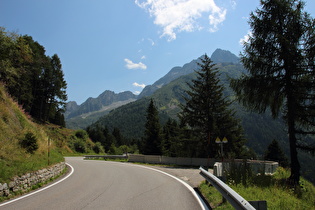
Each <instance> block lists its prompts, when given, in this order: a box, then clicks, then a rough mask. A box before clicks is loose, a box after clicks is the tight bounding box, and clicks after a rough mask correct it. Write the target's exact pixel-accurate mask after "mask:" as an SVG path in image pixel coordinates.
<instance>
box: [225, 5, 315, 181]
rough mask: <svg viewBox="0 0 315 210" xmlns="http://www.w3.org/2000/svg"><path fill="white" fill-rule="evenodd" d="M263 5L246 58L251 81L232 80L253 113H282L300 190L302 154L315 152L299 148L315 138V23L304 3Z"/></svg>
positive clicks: (255, 15) (246, 47)
mask: <svg viewBox="0 0 315 210" xmlns="http://www.w3.org/2000/svg"><path fill="white" fill-rule="evenodd" d="M261 4H262V8H261V9H257V10H256V11H255V13H251V15H250V20H249V24H250V26H251V29H252V35H251V36H250V38H249V41H248V42H245V43H244V52H243V54H242V55H241V61H242V63H243V64H244V67H245V68H246V69H247V70H248V71H249V75H244V76H243V77H242V78H240V79H237V80H232V82H231V87H232V88H233V89H234V91H235V92H236V94H237V96H238V98H239V100H240V101H241V102H243V104H244V105H245V106H247V107H249V108H250V109H252V110H255V111H258V112H264V111H265V110H266V109H267V108H269V109H270V110H271V111H272V114H273V116H274V117H277V116H278V115H279V114H280V113H281V112H282V114H283V116H284V120H285V121H286V124H287V128H288V137H289V144H290V156H291V176H290V180H291V183H292V184H293V185H298V183H299V179H300V164H299V161H298V156H297V149H298V148H299V147H300V148H304V149H305V150H309V151H310V150H311V151H312V150H313V151H314V150H315V148H314V147H313V148H312V147H310V146H307V145H304V144H303V145H301V143H298V142H299V140H298V139H300V137H298V135H299V134H314V133H315V132H314V129H315V123H314V117H315V95H314V94H315V84H314V72H315V71H314V66H315V65H314V54H315V53H314V52H315V42H314V38H315V33H314V31H315V30H314V24H315V21H314V19H313V18H311V17H310V16H309V15H308V14H306V13H304V12H303V6H304V3H303V2H301V1H297V0H264V1H263V0H262V1H261ZM305 128H306V130H304V129H305ZM301 139H302V138H301ZM300 142H301V141H300Z"/></svg>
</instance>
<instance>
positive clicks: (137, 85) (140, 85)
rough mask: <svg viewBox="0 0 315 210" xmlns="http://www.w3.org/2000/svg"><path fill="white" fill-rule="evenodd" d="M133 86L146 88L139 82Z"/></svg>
mask: <svg viewBox="0 0 315 210" xmlns="http://www.w3.org/2000/svg"><path fill="white" fill-rule="evenodd" d="M132 85H133V86H135V87H141V88H144V87H145V86H146V85H145V84H139V83H137V82H134V83H133V84H132Z"/></svg>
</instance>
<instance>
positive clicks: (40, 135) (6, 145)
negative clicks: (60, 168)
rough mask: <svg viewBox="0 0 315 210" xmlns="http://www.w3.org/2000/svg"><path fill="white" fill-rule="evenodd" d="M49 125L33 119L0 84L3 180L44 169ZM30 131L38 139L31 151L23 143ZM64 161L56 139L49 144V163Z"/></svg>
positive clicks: (0, 180)
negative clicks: (40, 123)
mask: <svg viewBox="0 0 315 210" xmlns="http://www.w3.org/2000/svg"><path fill="white" fill-rule="evenodd" d="M47 129H48V128H47V127H46V126H45V125H39V124H36V123H34V122H33V121H32V119H31V118H30V116H28V115H27V114H26V113H24V111H23V110H22V109H21V107H20V106H19V105H18V104H17V103H16V102H14V101H13V100H12V98H10V97H9V96H8V94H7V93H6V92H5V89H4V87H3V86H2V85H1V84H0V183H5V182H6V183H7V182H9V181H10V180H11V179H12V178H13V177H14V176H19V175H23V174H25V173H27V172H32V171H36V170H39V169H41V168H45V167H47V165H48V139H49V138H51V136H50V135H48V134H47V132H46V130H47ZM27 133H31V134H32V135H33V136H34V138H35V139H36V145H37V147H36V149H35V150H34V151H32V152H30V151H27V149H26V148H25V147H24V148H23V146H22V145H21V144H20V142H21V140H23V139H25V135H26V134H27ZM61 161H64V158H63V156H62V155H61V153H60V149H59V148H58V147H56V145H55V141H52V144H51V145H50V161H49V162H50V165H52V164H55V163H58V162H61Z"/></svg>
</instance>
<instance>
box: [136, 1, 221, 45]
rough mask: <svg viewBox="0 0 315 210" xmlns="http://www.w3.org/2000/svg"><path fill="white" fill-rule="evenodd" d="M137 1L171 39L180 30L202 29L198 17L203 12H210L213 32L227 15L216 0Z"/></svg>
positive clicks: (163, 33)
mask: <svg viewBox="0 0 315 210" xmlns="http://www.w3.org/2000/svg"><path fill="white" fill-rule="evenodd" d="M135 3H136V4H137V5H138V6H139V7H140V8H142V9H145V10H146V11H148V12H149V14H150V16H152V17H154V24H156V25H159V26H161V27H162V28H163V32H162V35H161V37H163V36H166V37H167V38H168V40H169V41H172V40H175V39H176V33H178V32H181V31H186V32H192V31H195V30H200V29H201V28H202V27H201V26H199V24H198V23H197V19H199V18H201V17H202V15H203V13H207V14H209V13H210V14H209V24H210V31H211V32H214V31H217V30H218V25H219V24H220V23H222V22H223V21H224V20H225V16H226V9H222V8H220V7H218V6H217V5H216V4H215V2H214V0H135Z"/></svg>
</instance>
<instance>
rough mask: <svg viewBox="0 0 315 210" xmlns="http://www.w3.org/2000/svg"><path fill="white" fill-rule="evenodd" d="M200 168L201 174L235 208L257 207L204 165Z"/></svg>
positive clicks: (250, 209)
mask: <svg viewBox="0 0 315 210" xmlns="http://www.w3.org/2000/svg"><path fill="white" fill-rule="evenodd" d="M199 170H200V175H201V176H203V177H204V178H205V179H206V180H207V181H208V182H210V183H211V184H212V185H213V186H214V187H215V188H216V189H217V190H218V191H219V192H220V193H221V194H222V196H223V197H224V198H225V199H226V200H227V201H228V202H229V203H230V204H231V205H232V206H233V207H234V208H235V209H249V210H255V208H254V207H253V206H252V205H251V204H250V203H249V202H248V201H246V200H245V199H244V198H243V197H242V196H240V195H239V194H238V193H236V192H235V191H234V190H233V189H231V188H230V187H229V186H228V185H226V184H225V183H224V182H223V181H221V180H220V179H219V178H217V177H216V176H214V175H213V174H211V173H209V172H208V171H206V170H205V169H203V168H202V167H200V168H199Z"/></svg>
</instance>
